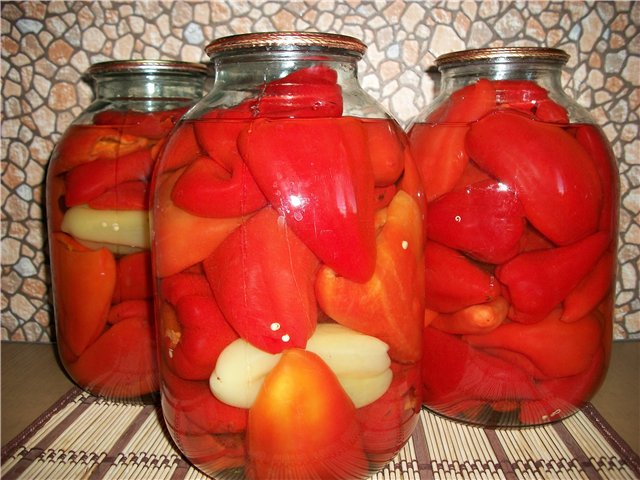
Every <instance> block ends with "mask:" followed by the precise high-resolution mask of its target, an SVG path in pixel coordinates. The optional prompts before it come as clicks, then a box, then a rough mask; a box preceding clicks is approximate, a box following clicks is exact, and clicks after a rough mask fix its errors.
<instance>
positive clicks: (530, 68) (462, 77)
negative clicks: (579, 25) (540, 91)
mask: <svg viewBox="0 0 640 480" xmlns="http://www.w3.org/2000/svg"><path fill="white" fill-rule="evenodd" d="M561 76H562V70H561V66H560V65H558V64H557V63H545V62H510V63H502V64H491V65H488V64H473V65H460V66H455V67H448V68H443V69H441V81H440V88H441V91H440V94H441V95H449V94H450V93H452V92H453V91H455V90H458V89H459V88H461V87H464V86H466V85H469V84H472V83H475V82H477V81H478V80H479V79H481V78H487V79H491V80H529V81H533V82H535V83H537V84H538V85H540V86H541V87H543V88H545V89H546V90H548V91H549V94H550V95H551V96H564V93H563V88H562V82H561Z"/></svg>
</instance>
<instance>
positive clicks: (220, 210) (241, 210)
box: [171, 137, 267, 218]
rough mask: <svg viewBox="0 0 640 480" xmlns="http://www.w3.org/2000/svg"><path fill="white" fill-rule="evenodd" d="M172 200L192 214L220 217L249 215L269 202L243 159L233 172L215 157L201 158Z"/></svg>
mask: <svg viewBox="0 0 640 480" xmlns="http://www.w3.org/2000/svg"><path fill="white" fill-rule="evenodd" d="M214 138H215V137H214ZM171 199H172V200H173V203H174V204H175V205H177V206H178V207H180V208H182V209H183V210H186V211H188V212H189V213H193V214H195V215H200V216H203V217H218V218H221V217H237V216H240V215H247V214H250V213H253V212H255V211H256V210H259V209H260V208H262V207H264V206H265V205H266V204H267V199H266V198H265V197H264V195H263V193H262V192H261V191H260V189H259V188H258V186H257V185H256V183H255V180H254V179H253V177H252V176H251V173H249V170H248V169H247V166H246V165H245V164H244V162H242V160H241V159H240V158H239V157H238V163H237V164H236V165H233V166H231V171H227V170H225V169H224V168H222V167H221V166H220V165H218V163H217V162H215V161H213V160H212V159H211V158H208V157H204V156H203V157H200V158H198V159H197V160H196V161H194V162H193V163H192V164H191V165H189V166H188V167H187V168H186V169H185V171H184V173H183V174H182V175H181V176H180V178H179V179H178V181H177V182H176V184H175V186H174V188H173V192H172V193H171Z"/></svg>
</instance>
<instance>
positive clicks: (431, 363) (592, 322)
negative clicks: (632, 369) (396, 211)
mask: <svg viewBox="0 0 640 480" xmlns="http://www.w3.org/2000/svg"><path fill="white" fill-rule="evenodd" d="M568 58H569V56H568V54H566V53H565V52H563V51H561V50H557V49H547V48H527V47H516V48H495V49H480V50H467V51H461V52H454V53H450V54H447V55H443V56H441V57H439V58H438V59H437V61H436V63H437V66H438V67H439V70H440V72H441V74H442V79H441V83H442V89H441V93H440V94H439V96H438V97H437V98H436V99H435V101H434V103H433V104H432V105H431V106H430V107H429V108H428V110H427V111H426V112H424V113H422V114H421V115H419V116H418V117H417V118H416V119H415V121H414V122H413V124H412V125H411V126H410V129H409V138H410V142H411V149H412V152H413V156H414V159H415V161H416V163H417V165H418V168H419V169H420V171H421V173H422V176H423V181H424V186H425V192H426V198H427V202H428V206H427V210H428V215H427V237H428V238H427V243H426V248H425V262H426V277H425V288H426V306H427V308H426V310H425V312H426V313H425V332H424V365H423V366H424V368H423V381H424V388H425V391H424V402H425V405H426V406H427V407H428V408H430V409H432V410H433V411H435V412H438V413H440V414H443V415H446V416H448V417H451V418H454V419H458V420H462V421H466V422H470V423H475V424H482V425H491V426H520V425H537V424H544V423H548V422H552V421H554V420H560V419H563V418H565V417H567V416H569V415H571V414H573V413H574V412H576V411H577V409H579V408H580V407H581V406H582V405H583V404H584V403H585V402H586V401H587V400H589V398H591V396H592V395H593V394H594V393H595V391H596V390H597V389H598V387H599V386H600V384H601V382H602V380H603V379H604V376H605V373H606V369H607V365H608V362H609V354H610V348H611V341H612V315H613V294H614V279H615V271H616V240H617V228H618V227H617V222H618V196H619V185H618V173H617V168H616V163H615V160H614V158H613V155H612V151H611V149H610V147H609V144H608V143H607V141H606V139H605V137H604V135H603V134H602V132H601V130H600V128H598V127H597V126H596V125H595V124H594V121H593V119H592V118H591V117H590V116H589V114H588V113H587V112H586V111H585V110H584V109H583V108H581V107H580V106H578V104H577V103H576V102H575V101H574V100H572V99H571V98H570V97H569V96H567V95H566V94H565V93H564V92H563V91H562V88H561V84H560V81H561V69H562V66H563V65H564V64H565V63H566V61H567V60H568Z"/></svg>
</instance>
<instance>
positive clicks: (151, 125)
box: [93, 107, 187, 139]
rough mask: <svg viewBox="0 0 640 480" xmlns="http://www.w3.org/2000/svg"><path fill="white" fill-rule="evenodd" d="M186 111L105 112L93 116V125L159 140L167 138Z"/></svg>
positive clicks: (179, 109) (177, 109)
mask: <svg viewBox="0 0 640 480" xmlns="http://www.w3.org/2000/svg"><path fill="white" fill-rule="evenodd" d="M186 111H187V108H186V107H181V108H174V109H171V110H164V111H159V112H135V111H132V110H125V111H116V110H105V111H102V112H99V113H97V114H95V115H94V116H93V123H94V124H95V125H110V126H114V127H123V128H122V130H123V131H124V132H126V133H128V134H130V135H136V136H139V137H147V138H152V139H158V138H162V137H164V136H166V135H167V134H168V133H169V131H171V129H172V128H173V126H174V125H175V123H176V122H177V121H178V119H179V118H180V117H181V116H182V115H183V114H184V113H185V112H186Z"/></svg>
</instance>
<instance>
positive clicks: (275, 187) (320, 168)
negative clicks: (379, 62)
mask: <svg viewBox="0 0 640 480" xmlns="http://www.w3.org/2000/svg"><path fill="white" fill-rule="evenodd" d="M238 142H239V146H240V152H241V153H242V156H243V158H244V160H245V162H246V163H247V165H248V167H249V170H250V171H251V173H252V174H253V176H254V178H255V180H256V183H257V184H258V186H259V187H260V188H261V190H262V191H263V192H264V194H265V196H266V197H267V199H268V200H269V201H270V202H271V204H272V205H273V208H275V209H276V210H277V211H278V212H279V213H280V214H281V215H283V216H284V218H285V219H286V221H287V225H289V227H290V228H291V229H292V230H293V231H294V232H295V233H296V235H298V237H300V239H301V240H302V241H303V242H304V243H305V244H306V245H307V246H308V247H309V248H310V249H311V250H312V251H313V252H314V253H315V254H316V255H317V256H318V257H319V258H320V260H322V262H324V263H325V264H327V265H328V266H329V267H331V268H332V269H334V270H335V271H336V272H337V273H338V274H339V275H341V276H344V277H346V278H348V279H351V280H355V281H365V280H367V279H368V278H370V277H371V275H372V274H373V269H374V267H375V231H374V222H373V217H374V205H373V198H374V197H373V188H374V184H373V173H372V167H371V162H370V159H369V155H368V146H367V143H366V136H365V135H364V130H363V129H362V126H361V122H360V121H358V120H356V119H353V118H347V117H345V118H332V119H326V118H309V119H302V120H300V119H290V120H269V119H259V120H256V121H255V122H254V123H253V124H252V125H251V128H250V129H248V130H245V132H244V134H242V135H241V136H240V139H239V141H238Z"/></svg>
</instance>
